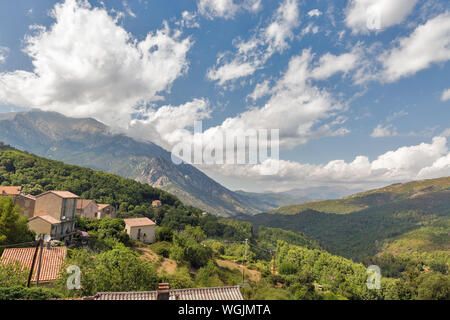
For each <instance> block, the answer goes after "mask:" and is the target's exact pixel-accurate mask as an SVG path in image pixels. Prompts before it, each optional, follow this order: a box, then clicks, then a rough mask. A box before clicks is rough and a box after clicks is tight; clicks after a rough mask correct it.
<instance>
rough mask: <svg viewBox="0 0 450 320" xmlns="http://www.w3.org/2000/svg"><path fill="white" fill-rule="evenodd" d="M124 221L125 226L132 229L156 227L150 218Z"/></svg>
mask: <svg viewBox="0 0 450 320" xmlns="http://www.w3.org/2000/svg"><path fill="white" fill-rule="evenodd" d="M123 221H125V224H126V225H128V226H130V227H143V226H154V225H156V223H154V222H153V221H152V220H150V219H149V218H130V219H123Z"/></svg>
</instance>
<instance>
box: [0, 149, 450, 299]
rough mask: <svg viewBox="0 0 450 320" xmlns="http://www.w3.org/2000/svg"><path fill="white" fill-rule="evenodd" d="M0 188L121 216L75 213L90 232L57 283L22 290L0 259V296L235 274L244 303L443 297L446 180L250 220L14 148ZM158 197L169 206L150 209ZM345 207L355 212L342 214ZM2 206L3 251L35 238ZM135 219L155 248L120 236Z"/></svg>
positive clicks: (447, 283) (19, 273)
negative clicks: (73, 277)
mask: <svg viewBox="0 0 450 320" xmlns="http://www.w3.org/2000/svg"><path fill="white" fill-rule="evenodd" d="M0 183H2V184H5V185H10V184H20V185H23V186H25V187H24V189H25V192H41V191H44V190H50V189H63V190H64V189H68V190H70V191H72V192H75V193H78V194H80V195H82V196H83V197H86V198H94V199H96V200H97V201H99V202H108V203H112V204H114V205H116V206H117V207H119V210H118V212H119V218H115V219H110V218H105V219H77V221H76V228H77V229H79V230H83V231H87V232H88V234H89V237H88V240H86V239H85V238H81V237H78V238H76V241H75V246H74V247H73V248H71V249H69V250H68V256H67V259H66V263H65V265H64V266H63V269H62V270H61V274H62V278H61V279H60V280H58V281H56V282H55V283H54V286H53V287H52V288H48V289H44V288H26V287H25V284H26V276H27V274H28V273H27V270H22V268H21V267H20V266H19V265H17V264H8V265H3V264H1V263H0V299H50V298H72V297H80V296H91V295H94V294H95V293H96V292H101V291H142V290H155V289H156V287H157V284H158V282H169V283H170V286H171V288H191V287H209V286H223V285H236V284H241V283H242V280H243V276H242V272H244V280H245V285H244V286H243V288H242V293H243V295H244V297H245V298H247V299H336V300H341V299H349V300H359V299H363V300H368V299H372V300H373V299H374V300H381V299H450V292H449V290H450V278H449V277H450V276H449V274H448V271H449V265H450V263H449V253H448V251H449V250H448V248H449V247H448V227H449V218H448V212H449V211H450V208H449V207H448V203H449V200H450V195H449V192H447V191H445V190H443V186H442V185H440V186H439V188H437V189H433V191H432V192H428V193H427V192H424V191H423V190H422V189H420V190H422V191H420V190H419V191H417V188H414V187H412V186H411V185H410V186H409V187H407V188H404V187H399V186H394V187H392V189H389V190H391V191H389V192H391V193H392V194H394V195H389V196H386V195H380V194H379V192H378V193H377V192H375V193H373V192H368V193H365V194H362V195H361V196H358V197H359V198H358V197H353V198H348V199H344V200H345V201H346V202H343V203H344V204H343V205H342V206H341V207H339V209H337V210H335V212H334V213H328V212H319V211H313V210H311V209H310V208H308V209H306V210H305V211H302V212H300V213H297V214H295V215H283V214H265V215H260V216H258V217H255V218H247V219H248V220H251V221H253V223H254V224H252V223H251V222H248V221H240V220H231V219H223V218H218V217H216V216H212V215H203V214H202V212H201V211H200V210H198V209H196V208H192V207H188V206H184V205H183V204H181V203H180V202H179V201H178V200H177V199H176V198H175V197H173V196H172V195H170V194H167V193H165V192H163V191H160V190H157V189H154V188H152V187H149V186H146V185H143V184H140V183H138V182H135V181H132V180H129V179H123V178H120V177H117V176H114V175H111V174H105V173H102V172H98V171H94V170H90V169H85V168H80V167H76V166H67V165H65V164H63V163H60V162H55V161H50V160H46V159H42V158H38V157H35V156H32V155H28V154H26V153H21V152H18V151H15V150H9V149H6V150H5V151H1V152H0ZM427 188H429V187H427ZM399 190H400V191H399ZM405 190H407V191H408V192H406V191H405ZM427 190H430V189H427ZM396 192H397V193H396ZM417 193H420V194H417ZM387 197H389V198H390V200H389V201H387V200H386V199H387ZM156 198H159V199H161V200H162V201H163V203H164V205H163V206H162V207H160V208H157V209H154V208H152V207H151V201H152V200H153V199H156ZM360 198H361V199H362V198H364V199H366V200H364V201H365V202H364V203H365V204H364V206H365V208H364V209H363V210H360V208H361V207H358V208H356V207H357V206H360V205H361V206H362V202H361V201H362V200H361V199H360ZM355 199H356V200H355ZM367 199H369V200H367ZM380 199H381V200H380ZM392 199H394V201H393V200H392ZM336 201H338V200H336ZM352 201H353V202H352ZM355 201H356V202H355ZM358 201H359V202H358ZM332 203H335V202H327V203H326V206H330V205H331V204H332ZM346 203H347V204H348V203H352V205H353V206H354V207H353V209H350V207H347V209H345V208H344V207H345V205H346ZM317 208H318V207H317V206H316V209H317ZM322 208H325V206H322ZM0 210H1V211H0V248H1V246H2V245H3V246H5V245H9V244H16V243H23V242H28V241H31V240H33V234H32V233H31V232H30V231H29V230H28V228H27V224H26V219H24V218H23V217H21V216H20V214H19V212H18V209H17V207H15V206H14V204H13V202H12V200H11V199H10V198H0ZM339 210H340V212H337V211H339ZM345 210H347V211H348V212H344V211H345ZM352 210H355V211H353V212H350V211H352ZM336 213H339V214H336ZM142 216H145V217H149V218H151V219H153V220H154V221H155V222H156V223H157V230H156V240H157V242H156V243H154V244H152V245H145V244H142V243H137V242H135V241H132V240H130V238H129V236H128V235H127V234H126V233H125V232H124V227H125V224H124V222H123V218H125V217H142ZM254 225H256V226H257V228H254V227H253V226H254ZM265 225H272V226H276V227H280V228H283V229H290V231H289V230H283V229H279V228H272V227H267V226H265ZM297 230H301V231H302V232H296V231H297ZM311 238H315V239H316V240H312V239H311ZM246 243H247V246H246ZM336 253H339V254H341V255H342V256H338V255H336ZM343 256H346V257H343ZM245 257H246V259H245ZM349 257H351V258H355V257H357V258H359V261H360V262H355V261H353V260H351V259H349ZM224 262H226V263H225V264H224ZM372 264H375V265H378V266H379V267H380V268H381V273H382V278H381V288H380V289H375V290H373V289H369V288H368V287H367V285H366V282H367V278H368V273H367V266H368V265H372ZM70 265H76V266H79V267H80V269H81V288H80V289H77V290H68V289H67V286H66V283H67V280H68V277H69V276H70V274H68V273H66V272H65V269H66V268H67V267H68V266H70ZM168 265H170V266H171V268H168V267H167V266H168ZM274 269H275V270H274ZM251 274H253V275H257V276H256V277H251V276H250V275H251Z"/></svg>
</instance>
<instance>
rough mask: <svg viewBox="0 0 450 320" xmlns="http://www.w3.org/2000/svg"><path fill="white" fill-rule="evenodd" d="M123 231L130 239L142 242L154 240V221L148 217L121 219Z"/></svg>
mask: <svg viewBox="0 0 450 320" xmlns="http://www.w3.org/2000/svg"><path fill="white" fill-rule="evenodd" d="M123 221H125V231H126V233H128V235H129V236H130V238H131V239H132V240H136V241H141V242H144V243H153V242H155V231H156V223H154V222H153V221H152V220H150V219H148V218H131V219H123Z"/></svg>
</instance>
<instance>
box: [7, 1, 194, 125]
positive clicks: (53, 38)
mask: <svg viewBox="0 0 450 320" xmlns="http://www.w3.org/2000/svg"><path fill="white" fill-rule="evenodd" d="M51 16H52V18H53V19H54V20H55V22H54V23H53V24H52V25H51V27H50V28H48V29H47V28H45V27H42V26H35V27H34V29H35V33H34V34H33V35H30V36H27V37H26V39H25V48H24V52H25V53H26V54H27V55H28V56H29V57H30V58H31V61H32V65H33V70H32V71H25V70H16V71H14V72H8V73H0V102H1V103H8V104H13V105H17V106H27V107H35V108H40V109H43V110H52V111H57V112H61V113H63V114H66V115H69V116H92V117H95V118H96V119H99V120H100V121H103V122H105V123H107V124H110V125H113V126H123V127H124V126H127V125H128V123H129V121H130V120H131V115H132V114H133V113H135V112H139V110H141V109H142V108H143V107H144V106H145V105H146V104H148V103H150V102H152V101H157V100H161V97H160V96H159V94H160V93H162V92H164V91H165V90H167V89H168V88H169V87H170V85H171V84H172V83H173V81H174V80H175V79H177V78H178V77H180V76H181V75H183V74H184V72H185V71H186V70H187V68H188V61H187V60H186V53H187V52H188V50H189V49H190V47H191V44H192V43H191V40H190V39H189V38H184V39H183V38H182V37H181V34H180V32H177V31H174V32H173V31H171V30H170V29H169V27H168V25H167V24H164V26H163V28H162V29H160V30H157V31H155V32H150V33H148V34H147V36H146V37H145V39H143V40H142V41H138V40H137V39H135V38H133V36H132V35H131V34H130V33H128V32H127V31H126V30H125V29H124V28H123V27H122V26H121V25H119V23H118V21H117V19H115V18H113V17H111V16H110V15H109V14H108V12H107V11H106V10H105V9H104V8H93V7H91V5H90V4H89V3H88V2H87V1H80V0H79V1H76V0H66V1H65V2H63V3H59V4H56V5H55V7H54V9H53V10H52V11H51ZM87 48H89V50H87Z"/></svg>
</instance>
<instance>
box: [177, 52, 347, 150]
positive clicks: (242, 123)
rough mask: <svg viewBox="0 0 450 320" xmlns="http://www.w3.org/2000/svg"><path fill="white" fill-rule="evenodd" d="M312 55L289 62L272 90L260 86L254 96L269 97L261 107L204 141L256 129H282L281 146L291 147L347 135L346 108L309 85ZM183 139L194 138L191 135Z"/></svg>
mask: <svg viewBox="0 0 450 320" xmlns="http://www.w3.org/2000/svg"><path fill="white" fill-rule="evenodd" d="M312 59H313V54H312V53H311V51H310V50H304V51H303V53H302V54H301V55H299V56H294V57H292V58H291V59H290V61H289V66H288V68H287V70H286V71H285V72H284V73H283V74H282V75H281V77H280V78H279V79H278V80H276V81H275V83H274V85H273V86H272V87H270V86H269V84H268V83H267V82H266V83H263V84H261V85H260V86H259V87H258V88H257V89H258V90H256V91H255V92H254V94H253V97H254V98H258V97H261V96H263V95H270V96H269V98H268V100H267V102H266V103H265V104H264V105H263V106H261V107H253V108H250V109H248V110H247V111H245V112H242V113H240V114H238V115H237V116H235V117H230V118H227V119H225V121H223V123H222V124H220V125H219V126H216V127H212V128H209V129H208V130H206V131H205V132H204V133H203V139H204V141H210V140H212V139H214V138H215V137H216V136H217V135H218V133H220V132H222V133H225V132H242V131H245V130H251V129H254V130H257V129H279V130H280V133H279V134H280V147H281V148H292V147H294V146H296V145H299V144H303V143H306V142H307V141H309V140H310V139H314V138H319V137H324V136H337V135H344V134H346V133H348V132H349V131H348V130H347V129H345V128H343V127H342V123H343V122H344V119H343V118H341V117H339V116H338V115H337V113H339V112H340V111H343V110H344V107H343V106H342V105H341V104H339V103H337V102H336V101H335V100H334V99H333V97H331V96H330V94H329V93H328V92H327V91H325V90H321V89H319V88H317V87H316V86H313V85H312V84H311V83H310V80H311V78H310V75H311V73H312V72H311V69H312V67H311V62H312ZM180 139H184V140H189V139H192V137H190V136H189V135H185V136H184V137H181V136H180Z"/></svg>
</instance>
